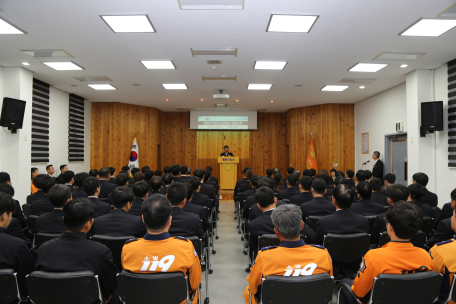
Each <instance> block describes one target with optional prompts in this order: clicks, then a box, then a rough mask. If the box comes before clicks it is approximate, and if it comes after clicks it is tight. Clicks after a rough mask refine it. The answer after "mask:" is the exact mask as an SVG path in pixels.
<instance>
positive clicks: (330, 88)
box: [321, 85, 349, 92]
mask: <svg viewBox="0 0 456 304" xmlns="http://www.w3.org/2000/svg"><path fill="white" fill-rule="evenodd" d="M348 87H349V86H341V85H327V86H325V87H324V88H322V89H321V90H322V91H335V92H340V91H343V90H345V89H347V88H348Z"/></svg>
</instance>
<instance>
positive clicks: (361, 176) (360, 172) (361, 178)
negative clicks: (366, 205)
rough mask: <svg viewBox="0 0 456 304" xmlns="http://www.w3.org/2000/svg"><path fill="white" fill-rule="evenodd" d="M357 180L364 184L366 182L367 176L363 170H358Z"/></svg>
mask: <svg viewBox="0 0 456 304" xmlns="http://www.w3.org/2000/svg"><path fill="white" fill-rule="evenodd" d="M356 180H357V181H358V182H364V181H365V180H366V175H365V174H364V171H363V170H358V171H357V172H356Z"/></svg>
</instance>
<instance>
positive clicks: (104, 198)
mask: <svg viewBox="0 0 456 304" xmlns="http://www.w3.org/2000/svg"><path fill="white" fill-rule="evenodd" d="M109 194H110V195H111V193H109ZM98 199H99V200H100V201H102V202H104V203H107V202H108V198H107V197H99V198H98Z"/></svg>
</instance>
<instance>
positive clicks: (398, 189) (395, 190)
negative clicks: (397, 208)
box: [386, 184, 410, 204]
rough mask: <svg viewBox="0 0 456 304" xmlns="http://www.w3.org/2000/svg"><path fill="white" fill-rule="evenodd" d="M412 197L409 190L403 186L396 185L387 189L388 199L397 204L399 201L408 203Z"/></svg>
mask: <svg viewBox="0 0 456 304" xmlns="http://www.w3.org/2000/svg"><path fill="white" fill-rule="evenodd" d="M409 195H410V191H409V189H408V188H407V187H406V186H404V185H401V184H394V185H391V186H389V187H388V188H386V197H388V198H389V199H391V201H392V202H393V203H394V204H395V203H397V202H398V201H406V200H407V199H408V197H409Z"/></svg>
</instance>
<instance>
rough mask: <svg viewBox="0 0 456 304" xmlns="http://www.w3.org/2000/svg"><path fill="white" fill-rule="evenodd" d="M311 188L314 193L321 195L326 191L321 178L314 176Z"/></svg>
mask: <svg viewBox="0 0 456 304" xmlns="http://www.w3.org/2000/svg"><path fill="white" fill-rule="evenodd" d="M312 189H313V190H314V192H315V193H316V194H320V195H323V194H325V191H326V183H325V181H324V180H322V179H321V178H316V179H314V180H313V181H312Z"/></svg>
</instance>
